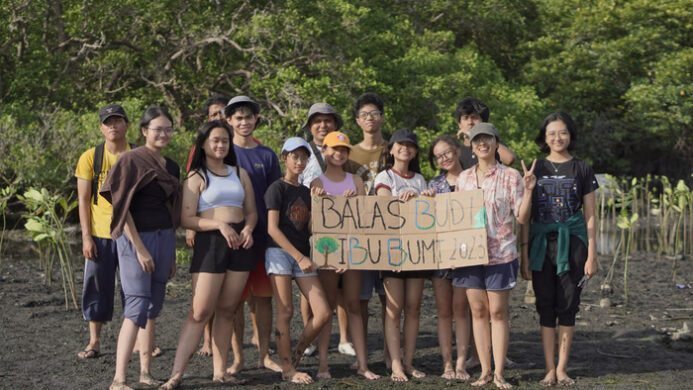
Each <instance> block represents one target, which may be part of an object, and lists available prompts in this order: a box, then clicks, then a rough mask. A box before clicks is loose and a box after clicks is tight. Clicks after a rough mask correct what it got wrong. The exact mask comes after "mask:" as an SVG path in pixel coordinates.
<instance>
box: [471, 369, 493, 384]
mask: <svg viewBox="0 0 693 390" xmlns="http://www.w3.org/2000/svg"><path fill="white" fill-rule="evenodd" d="M492 380H493V374H491V373H490V372H489V373H487V374H484V373H481V376H479V379H477V380H476V381H475V382H473V383H472V387H481V386H486V384H488V383H489V382H491V381H492Z"/></svg>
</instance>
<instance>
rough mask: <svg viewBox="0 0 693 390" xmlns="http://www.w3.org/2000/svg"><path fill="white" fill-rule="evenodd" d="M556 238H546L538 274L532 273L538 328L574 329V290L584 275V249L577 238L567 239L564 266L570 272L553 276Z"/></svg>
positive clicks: (577, 297) (576, 307)
mask: <svg viewBox="0 0 693 390" xmlns="http://www.w3.org/2000/svg"><path fill="white" fill-rule="evenodd" d="M557 246H558V245H557V242H556V234H549V236H548V237H547V246H546V257H545V258H544V266H543V267H542V269H541V271H532V287H534V294H535V296H536V298H537V301H536V307H537V313H539V324H540V325H541V326H544V327H547V328H555V327H556V319H558V325H560V326H575V315H576V314H577V312H578V311H579V310H580V292H581V291H582V289H581V288H580V287H578V286H577V284H578V282H579V281H580V279H582V277H583V276H584V274H585V262H586V261H587V247H586V246H585V244H584V243H583V242H582V240H581V239H580V238H579V237H577V236H572V235H571V236H570V250H569V254H568V262H569V264H570V270H569V271H568V272H565V273H563V274H562V275H560V276H559V275H556V248H557Z"/></svg>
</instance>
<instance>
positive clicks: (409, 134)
mask: <svg viewBox="0 0 693 390" xmlns="http://www.w3.org/2000/svg"><path fill="white" fill-rule="evenodd" d="M395 142H399V143H405V142H408V143H410V144H414V145H416V147H417V148H418V147H419V141H418V138H417V137H416V134H414V132H413V131H411V130H409V129H399V130H397V131H395V132H394V133H393V134H392V137H390V147H392V145H394V144H395Z"/></svg>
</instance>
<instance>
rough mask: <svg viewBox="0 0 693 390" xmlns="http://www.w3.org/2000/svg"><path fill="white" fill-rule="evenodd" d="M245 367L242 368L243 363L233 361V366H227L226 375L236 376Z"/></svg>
mask: <svg viewBox="0 0 693 390" xmlns="http://www.w3.org/2000/svg"><path fill="white" fill-rule="evenodd" d="M244 368H245V367H244V366H243V361H242V360H240V361H239V360H234V361H233V364H232V365H230V366H229V368H227V369H226V373H227V374H229V375H236V374H238V373H239V372H241V371H243V369H244Z"/></svg>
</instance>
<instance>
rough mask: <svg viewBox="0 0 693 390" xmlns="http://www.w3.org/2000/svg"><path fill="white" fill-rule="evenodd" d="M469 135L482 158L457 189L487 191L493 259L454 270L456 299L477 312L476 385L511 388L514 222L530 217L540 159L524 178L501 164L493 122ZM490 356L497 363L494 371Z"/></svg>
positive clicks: (516, 264)
mask: <svg viewBox="0 0 693 390" xmlns="http://www.w3.org/2000/svg"><path fill="white" fill-rule="evenodd" d="M469 138H470V140H471V145H472V151H473V152H474V154H475V155H476V157H477V160H478V161H479V162H478V164H476V165H474V166H473V167H471V168H469V169H466V170H464V171H462V173H461V174H460V175H459V177H458V179H457V184H456V186H455V190H456V191H472V190H479V189H480V190H482V191H483V196H484V206H485V210H486V220H487V223H486V237H487V241H488V245H487V246H488V258H489V262H488V264H487V265H477V266H470V267H464V268H457V269H456V270H455V271H454V273H453V281H452V285H453V286H454V292H453V294H454V298H453V302H460V303H463V302H465V300H466V301H468V302H469V307H470V308H471V311H472V326H473V329H474V343H475V345H476V350H477V353H478V355H479V361H480V363H481V375H480V376H479V379H478V380H477V381H476V382H474V383H472V386H475V387H476V386H484V385H486V384H487V383H489V382H491V381H493V382H494V384H495V385H496V387H497V388H499V389H509V388H511V387H512V386H511V385H510V384H509V383H508V382H506V381H505V379H504V371H505V361H506V360H505V359H506V355H507V352H508V339H509V336H510V325H509V321H508V305H509V296H510V290H512V289H513V288H514V287H515V286H516V284H517V274H518V268H519V262H518V251H517V245H516V241H517V240H516V237H515V234H514V233H513V223H514V221H515V220H517V222H519V223H520V224H526V223H527V222H528V221H529V216H530V211H531V207H532V189H533V188H534V186H535V184H536V177H535V176H534V166H535V163H536V161H535V162H534V163H532V166H531V168H530V169H529V170H528V169H526V167H525V164H524V162H522V168H523V171H524V177H523V176H521V175H520V173H519V172H518V171H516V170H515V169H513V168H509V167H506V166H504V165H503V164H500V163H498V162H497V160H496V152H497V151H498V147H499V144H500V136H499V135H498V130H496V128H495V127H494V126H493V125H492V124H490V123H478V124H476V125H474V127H472V129H471V130H470V131H469ZM525 190H526V191H525ZM491 350H493V354H491ZM491 355H493V361H494V363H495V371H493V372H492V371H491Z"/></svg>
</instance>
